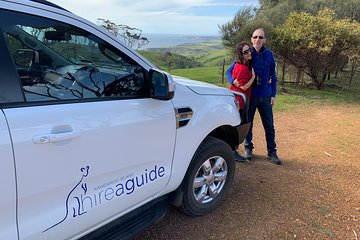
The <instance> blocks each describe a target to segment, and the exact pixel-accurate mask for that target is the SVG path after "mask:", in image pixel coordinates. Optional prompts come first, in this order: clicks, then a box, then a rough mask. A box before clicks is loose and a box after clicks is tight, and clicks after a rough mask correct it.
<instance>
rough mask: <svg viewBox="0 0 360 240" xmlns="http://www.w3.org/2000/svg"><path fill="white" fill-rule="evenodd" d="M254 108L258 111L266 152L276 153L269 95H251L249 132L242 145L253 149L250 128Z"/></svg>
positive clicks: (251, 126)
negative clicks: (263, 132)
mask: <svg viewBox="0 0 360 240" xmlns="http://www.w3.org/2000/svg"><path fill="white" fill-rule="evenodd" d="M256 108H257V109H258V111H259V114H260V118H261V121H262V124H263V127H264V130H265V137H266V146H267V151H268V154H271V153H276V143H275V128H274V114H273V109H272V105H271V97H257V96H253V95H251V97H250V103H249V121H251V125H250V129H249V132H248V134H247V136H246V138H245V143H244V146H245V148H248V149H253V148H254V145H253V143H252V137H253V134H252V128H253V121H254V116H255V112H256Z"/></svg>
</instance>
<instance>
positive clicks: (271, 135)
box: [226, 28, 282, 165]
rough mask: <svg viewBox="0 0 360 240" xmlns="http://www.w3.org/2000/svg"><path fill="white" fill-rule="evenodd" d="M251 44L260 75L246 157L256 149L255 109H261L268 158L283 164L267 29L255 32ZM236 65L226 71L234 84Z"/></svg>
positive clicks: (253, 98)
mask: <svg viewBox="0 0 360 240" xmlns="http://www.w3.org/2000/svg"><path fill="white" fill-rule="evenodd" d="M251 43H252V45H253V47H252V49H251V54H252V59H253V60H252V61H253V62H252V66H253V68H254V70H255V75H256V78H255V81H254V85H253V87H252V90H251V97H250V103H249V121H251V126H250V130H249V132H248V134H247V136H246V138H245V142H244V146H245V151H244V157H245V158H246V159H247V160H251V159H252V149H253V148H254V145H253V143H252V137H253V134H252V128H253V120H254V116H255V112H256V109H258V111H259V114H260V117H261V121H262V124H263V126H264V129H265V137H266V145H267V152H268V158H269V159H270V160H271V161H272V162H273V163H275V164H278V165H280V164H282V161H281V160H280V159H279V157H278V156H277V153H276V143H275V128H274V114H273V109H272V107H273V105H274V104H275V96H276V80H277V79H276V72H275V59H274V55H273V52H272V51H271V50H269V49H266V48H265V47H264V44H265V43H266V38H265V31H264V29H262V28H258V29H256V30H255V31H254V33H253V34H252V37H251ZM234 65H235V63H233V64H232V65H231V66H230V67H229V69H228V70H227V71H226V77H227V78H228V80H229V82H230V83H231V84H233V82H234V80H236V79H234V78H232V70H233V68H234Z"/></svg>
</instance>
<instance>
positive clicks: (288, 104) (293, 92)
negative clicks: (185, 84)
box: [170, 65, 360, 111]
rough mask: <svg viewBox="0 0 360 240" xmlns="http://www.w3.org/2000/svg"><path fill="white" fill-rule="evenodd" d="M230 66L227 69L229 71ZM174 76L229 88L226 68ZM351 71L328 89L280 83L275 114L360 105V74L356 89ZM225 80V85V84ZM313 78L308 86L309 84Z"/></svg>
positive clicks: (190, 70) (329, 83)
mask: <svg viewBox="0 0 360 240" xmlns="http://www.w3.org/2000/svg"><path fill="white" fill-rule="evenodd" d="M227 67H228V65H226V66H225V70H226V69H227ZM170 73H171V74H172V75H177V76H182V77H186V78H190V79H194V80H199V81H204V82H208V83H212V84H215V85H218V86H222V87H226V88H227V87H229V84H228V82H227V79H226V77H224V79H223V80H222V67H221V66H217V67H214V66H213V67H199V68H188V69H174V70H171V71H170ZM348 77H349V73H348V72H342V73H341V74H340V75H339V77H338V78H337V79H331V80H327V81H325V84H326V87H325V89H324V90H317V89H315V88H314V87H308V86H306V85H305V84H304V85H299V86H295V85H294V84H285V85H280V84H278V90H277V91H278V94H277V97H276V105H275V111H290V110H292V109H295V108H299V107H307V106H312V105H318V106H321V105H324V104H325V105H342V104H359V103H360V73H357V74H356V75H355V76H354V80H353V84H352V86H349V85H348ZM222 81H224V82H222ZM309 82H310V81H309V79H307V80H306V81H305V83H309Z"/></svg>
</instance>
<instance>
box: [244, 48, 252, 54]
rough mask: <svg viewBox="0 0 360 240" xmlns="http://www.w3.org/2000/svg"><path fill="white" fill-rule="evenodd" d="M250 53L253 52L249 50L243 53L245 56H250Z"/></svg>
mask: <svg viewBox="0 0 360 240" xmlns="http://www.w3.org/2000/svg"><path fill="white" fill-rule="evenodd" d="M250 52H251V50H250V49H247V50H245V51H243V54H244V55H247V54H249V53H250Z"/></svg>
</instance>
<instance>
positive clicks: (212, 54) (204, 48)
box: [139, 40, 232, 70]
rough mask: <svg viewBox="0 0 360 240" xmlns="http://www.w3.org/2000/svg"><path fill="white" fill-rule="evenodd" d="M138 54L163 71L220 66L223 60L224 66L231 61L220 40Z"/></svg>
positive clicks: (151, 49) (151, 50) (144, 51)
mask: <svg viewBox="0 0 360 240" xmlns="http://www.w3.org/2000/svg"><path fill="white" fill-rule="evenodd" d="M139 53H140V54H142V55H143V56H144V57H146V58H147V59H149V60H150V61H151V62H152V63H154V64H155V65H156V66H157V67H159V68H160V69H163V70H171V69H183V68H193V67H205V66H220V65H221V64H222V62H223V60H224V59H226V63H225V64H229V63H230V61H231V59H232V57H231V56H230V54H229V53H228V51H227V50H226V49H225V48H224V46H223V45H222V44H221V40H209V41H206V42H202V43H194V44H181V45H177V46H175V47H167V48H149V49H145V50H140V51H139Z"/></svg>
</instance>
